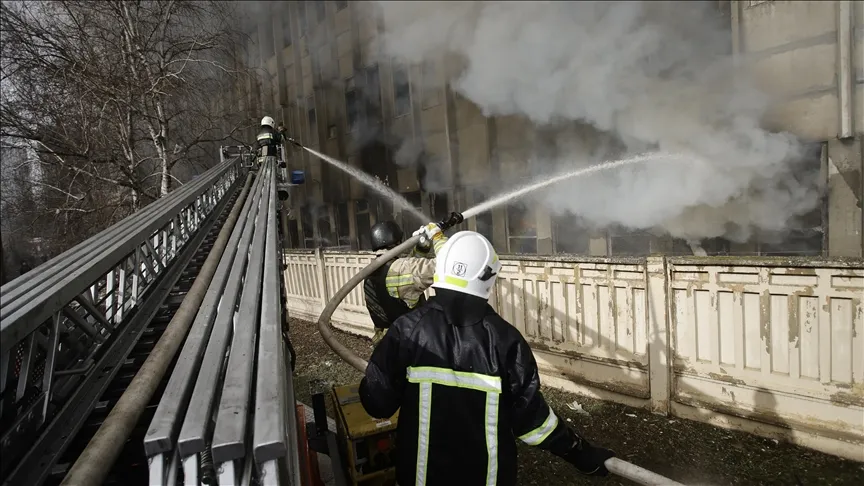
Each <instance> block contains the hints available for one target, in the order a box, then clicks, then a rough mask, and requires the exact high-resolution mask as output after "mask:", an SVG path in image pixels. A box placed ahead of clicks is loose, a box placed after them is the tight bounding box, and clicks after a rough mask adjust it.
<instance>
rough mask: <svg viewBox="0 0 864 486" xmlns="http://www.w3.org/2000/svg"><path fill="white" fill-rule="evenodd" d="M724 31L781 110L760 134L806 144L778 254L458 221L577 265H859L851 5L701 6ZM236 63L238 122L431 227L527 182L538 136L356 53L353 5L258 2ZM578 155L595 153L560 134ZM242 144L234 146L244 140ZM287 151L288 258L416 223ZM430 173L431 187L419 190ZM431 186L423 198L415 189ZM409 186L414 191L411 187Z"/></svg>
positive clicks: (858, 27) (638, 234) (540, 143)
mask: <svg viewBox="0 0 864 486" xmlns="http://www.w3.org/2000/svg"><path fill="white" fill-rule="evenodd" d="M711 3H713V4H715V6H716V8H717V12H718V14H719V15H723V16H725V18H726V20H727V21H728V25H729V29H728V34H729V40H730V42H729V49H730V50H731V52H732V54H733V56H734V59H735V60H736V62H740V63H743V64H745V65H746V68H747V69H748V70H749V71H750V72H751V73H752V74H753V75H754V79H756V80H757V81H758V83H759V85H760V87H761V88H763V89H765V90H768V91H770V92H772V93H775V94H778V93H779V94H782V100H783V101H782V102H781V103H777V104H775V105H773V106H772V108H771V110H770V112H769V114H768V116H767V117H765V120H764V123H765V126H766V128H768V129H771V130H777V131H780V130H786V131H791V132H792V133H794V134H796V135H798V136H799V137H801V138H802V139H804V140H806V141H807V142H809V143H811V148H812V149H813V150H811V157H812V161H811V163H812V170H814V171H818V172H819V174H820V176H819V177H820V180H821V182H822V183H823V186H824V196H823V200H822V204H821V206H820V207H819V208H817V210H815V211H814V212H813V214H812V215H810V216H808V217H807V218H806V219H807V221H808V222H807V224H806V225H805V226H806V227H805V228H803V229H802V230H799V231H797V232H792V233H789V234H788V235H786V236H785V238H784V239H783V241H781V242H778V241H776V240H771V241H768V240H764V239H760V237H759V236H758V235H757V236H755V237H753V238H751V241H748V242H746V243H733V242H730V241H727V240H724V239H721V238H716V239H711V240H703V241H700V242H692V241H691V242H685V241H681V240H677V239H675V238H672V237H669V236H667V235H663V234H658V233H657V232H647V231H630V230H626V229H623V228H590V227H586V226H583V225H581V224H580V223H579V218H578V217H576V216H573V215H560V216H559V215H556V214H553V213H550V212H549V211H548V210H546V209H544V208H543V207H542V206H540V205H531V204H524V203H517V204H513V205H509V206H504V207H500V208H496V209H495V210H493V211H491V212H490V213H487V214H483V215H480V216H478V217H476V218H471V219H469V220H468V221H467V226H468V228H469V229H472V230H476V231H479V232H481V233H483V234H485V235H486V236H487V237H489V238H490V240H491V241H492V242H493V244H494V245H495V246H496V248H498V249H499V251H501V252H502V253H529V254H531V253H534V254H551V253H573V254H583V255H592V256H623V255H647V254H655V253H663V254H694V253H696V254H700V253H701V252H702V251H704V253H707V254H729V255H736V254H737V255H799V256H800V255H811V256H852V257H861V256H864V231H862V226H864V216H862V192H864V177H862V173H864V169H862V130H864V47H862V39H864V35H862V31H864V4H861V3H860V2H851V1H779V0H776V1H731V2H730V1H713V2H711ZM260 8H262V9H264V10H265V11H264V12H263V13H259V14H258V15H256V18H257V19H258V22H257V24H256V25H255V26H254V27H252V28H251V32H250V38H251V40H250V43H249V46H248V53H249V59H248V62H249V63H250V64H251V65H252V66H253V67H257V72H258V73H259V74H260V76H259V78H258V79H257V80H250V81H249V86H246V87H245V88H246V89H242V90H238V92H247V93H249V95H248V96H245V95H244V96H241V97H240V99H238V100H236V103H237V105H238V108H239V109H240V110H241V111H244V112H246V113H248V116H249V118H250V119H255V118H260V117H261V116H263V114H265V113H266V114H270V115H271V116H273V117H274V118H276V119H277V121H282V122H283V123H285V126H286V128H287V130H288V132H289V134H291V135H292V136H293V137H295V138H297V139H298V140H299V141H301V142H302V143H303V144H304V145H306V146H308V147H310V148H312V149H314V150H318V151H320V152H323V153H326V154H328V155H330V156H332V157H335V158H337V159H339V160H343V161H347V162H348V164H350V165H352V166H354V167H357V168H359V169H361V170H363V171H365V172H367V173H370V174H373V175H375V176H377V177H378V178H379V179H380V180H381V181H383V182H385V183H386V184H388V185H389V186H390V187H391V188H393V189H395V190H397V191H398V192H399V193H401V194H402V195H403V196H404V197H405V198H406V199H407V200H408V201H410V202H411V203H413V204H414V205H415V207H417V208H419V209H421V210H422V211H423V212H424V213H425V214H429V215H431V216H432V217H433V218H436V219H437V218H440V217H442V216H444V215H446V214H447V213H448V212H449V211H454V210H464V209H466V208H468V207H471V206H473V205H474V204H476V203H479V202H482V201H483V200H485V199H486V198H487V197H489V196H491V195H493V194H495V193H497V192H498V191H499V190H500V188H501V187H502V185H503V184H504V183H505V182H508V181H516V180H519V179H521V178H524V177H527V176H530V170H531V167H530V165H529V164H527V163H526V162H525V161H526V160H528V158H529V156H530V155H531V154H532V153H537V152H538V151H543V150H544V147H546V146H547V145H548V137H549V134H546V133H544V132H543V130H542V129H538V128H536V127H534V126H532V124H531V123H529V122H528V121H527V120H525V119H522V118H520V117H516V116H507V117H486V116H484V115H483V114H482V113H481V111H480V110H479V109H478V107H477V106H475V105H474V104H473V103H471V102H470V101H469V100H467V99H465V98H463V97H461V96H459V95H458V94H456V93H455V92H454V91H453V90H452V89H451V88H450V86H448V85H447V84H446V83H445V82H444V80H445V79H447V76H446V74H448V72H447V70H449V69H453V67H451V66H445V65H443V63H440V62H426V63H424V64H423V65H402V64H398V63H394V62H389V61H381V60H380V56H377V55H376V53H375V52H372V49H373V48H374V47H373V46H374V45H375V41H376V39H378V38H379V36H380V35H381V32H383V30H384V29H383V27H384V25H383V22H385V21H386V19H381V18H375V17H372V16H370V15H369V14H368V9H364V8H361V4H360V3H359V2H340V1H316V2H294V1H292V2H261V5H260ZM574 132H578V133H579V134H580V135H579V136H583V137H585V138H586V139H593V138H598V137H602V136H603V135H602V134H599V133H597V132H596V131H594V130H592V129H591V128H589V127H586V126H575V127H574ZM252 135H253V134H251V133H250V134H249V137H250V139H251V136H252ZM313 159H314V157H312V156H310V155H309V154H308V153H305V152H300V151H294V152H292V154H291V156H290V157H289V166H290V167H289V169H300V170H305V171H306V174H307V176H306V184H305V186H303V187H300V188H297V192H296V193H295V194H294V195H293V197H292V202H291V205H292V211H291V221H290V225H289V233H290V234H289V238H288V239H289V240H290V245H291V246H292V247H294V248H314V247H319V246H324V247H341V248H346V249H347V248H351V249H368V248H369V239H368V231H369V228H370V227H371V225H373V224H375V223H376V222H377V221H381V220H384V219H395V220H396V221H398V222H400V223H402V224H403V226H404V227H405V228H406V231H409V232H410V230H411V229H413V228H414V227H418V226H419V225H420V224H422V223H423V222H422V221H417V220H415V219H414V218H413V217H412V216H411V215H410V214H409V213H405V212H400V211H396V210H394V206H393V205H392V203H391V202H390V201H387V200H384V199H381V198H379V197H376V195H375V193H374V192H372V191H370V190H368V189H367V188H366V187H365V186H363V185H362V184H361V183H359V182H358V181H356V180H355V179H353V178H352V177H350V176H348V175H346V174H344V173H342V172H341V171H338V170H335V169H333V168H331V167H329V166H328V165H327V164H323V163H321V162H320V161H318V160H317V159H315V160H313ZM429 171H435V174H434V177H428V175H429ZM430 180H434V181H435V183H434V187H426V186H427V185H429V183H428V181H430ZM424 182H425V183H424Z"/></svg>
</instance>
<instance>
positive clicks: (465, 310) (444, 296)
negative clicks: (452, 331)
mask: <svg viewBox="0 0 864 486" xmlns="http://www.w3.org/2000/svg"><path fill="white" fill-rule="evenodd" d="M428 305H433V306H435V307H437V308H438V309H440V310H442V311H443V312H444V315H445V316H446V317H447V322H448V324H450V325H453V326H461V327H464V326H473V325H474V324H477V323H478V322H480V321H482V320H483V317H485V316H486V314H488V313H489V312H491V311H492V308H491V307H490V306H489V303H488V302H487V300H486V299H483V298H480V297H476V296H474V295H469V294H464V293H462V292H456V291H455V290H447V289H435V297H433V298H432V299H431V300H430V301H429V304H428Z"/></svg>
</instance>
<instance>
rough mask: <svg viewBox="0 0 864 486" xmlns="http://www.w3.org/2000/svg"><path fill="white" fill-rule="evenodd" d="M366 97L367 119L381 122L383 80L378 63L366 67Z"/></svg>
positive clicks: (364, 90)
mask: <svg viewBox="0 0 864 486" xmlns="http://www.w3.org/2000/svg"><path fill="white" fill-rule="evenodd" d="M363 93H364V98H365V99H366V119H367V121H368V122H369V123H380V122H381V81H380V78H379V74H378V65H373V66H369V67H367V68H366V87H365V88H364V89H363Z"/></svg>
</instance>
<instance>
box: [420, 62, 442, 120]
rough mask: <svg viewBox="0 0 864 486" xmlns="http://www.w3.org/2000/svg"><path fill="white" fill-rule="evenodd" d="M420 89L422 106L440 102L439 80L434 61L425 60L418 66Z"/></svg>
mask: <svg viewBox="0 0 864 486" xmlns="http://www.w3.org/2000/svg"><path fill="white" fill-rule="evenodd" d="M420 73H421V74H420V79H421V87H420V90H421V92H422V93H423V94H422V96H423V98H422V103H423V105H422V106H423V108H431V107H433V106H437V105H439V104H440V103H441V98H442V93H441V82H440V79H439V77H438V70H437V69H436V65H435V61H426V62H424V63H423V64H422V65H421V66H420Z"/></svg>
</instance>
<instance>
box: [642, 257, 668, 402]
mask: <svg viewBox="0 0 864 486" xmlns="http://www.w3.org/2000/svg"><path fill="white" fill-rule="evenodd" d="M666 263H667V262H666V258H665V257H662V256H650V257H648V258H647V259H646V262H645V276H646V282H647V287H648V292H646V293H647V299H648V302H647V309H648V382H649V387H650V389H651V411H653V412H654V413H658V414H664V415H667V414H669V400H670V399H671V393H672V381H671V379H672V373H671V363H672V356H671V353H672V347H671V346H670V332H669V312H668V309H669V295H668V288H669V285H668V281H667V275H666Z"/></svg>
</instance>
